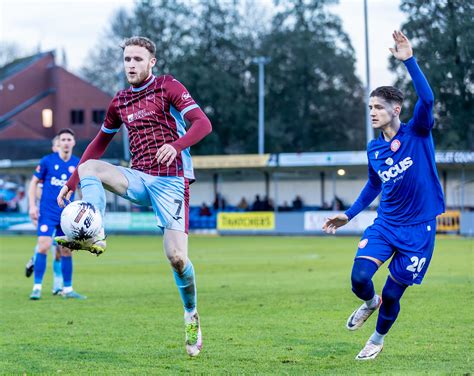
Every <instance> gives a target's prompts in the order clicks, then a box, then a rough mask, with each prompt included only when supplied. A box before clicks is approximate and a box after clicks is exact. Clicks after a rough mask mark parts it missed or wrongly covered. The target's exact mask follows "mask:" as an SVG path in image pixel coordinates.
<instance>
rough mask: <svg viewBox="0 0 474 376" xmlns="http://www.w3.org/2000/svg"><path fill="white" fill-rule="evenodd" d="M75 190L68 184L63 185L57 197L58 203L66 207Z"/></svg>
mask: <svg viewBox="0 0 474 376" xmlns="http://www.w3.org/2000/svg"><path fill="white" fill-rule="evenodd" d="M73 192H74V191H73V190H70V189H69V188H68V186H67V185H63V187H62V188H61V191H60V192H59V194H58V197H57V199H56V200H57V201H58V205H59V207H60V208H64V207H65V206H66V205H67V203H69V202H70V201H71V196H72V194H73ZM64 200H66V201H67V203H65V202H64Z"/></svg>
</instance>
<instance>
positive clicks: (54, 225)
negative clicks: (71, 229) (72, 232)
mask: <svg viewBox="0 0 474 376" xmlns="http://www.w3.org/2000/svg"><path fill="white" fill-rule="evenodd" d="M55 232H56V234H55ZM37 234H38V236H50V237H52V236H53V235H55V236H63V235H64V232H63V230H62V229H61V214H59V215H42V214H41V212H40V216H39V218H38V228H37Z"/></svg>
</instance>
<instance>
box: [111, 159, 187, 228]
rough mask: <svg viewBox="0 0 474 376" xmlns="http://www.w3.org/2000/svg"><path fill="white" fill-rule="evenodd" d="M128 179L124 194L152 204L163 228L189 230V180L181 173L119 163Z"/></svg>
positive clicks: (128, 197) (124, 196) (140, 202)
mask: <svg viewBox="0 0 474 376" xmlns="http://www.w3.org/2000/svg"><path fill="white" fill-rule="evenodd" d="M117 167H118V168H119V169H120V171H121V172H122V173H123V174H124V175H125V177H126V178H127V180H128V189H127V192H126V193H125V194H124V195H123V196H122V197H123V198H125V199H126V200H129V201H131V202H133V203H134V204H137V205H140V206H151V207H152V208H153V211H154V213H155V216H156V223H157V225H158V227H160V228H161V229H170V230H177V231H183V232H185V233H188V228H189V181H188V179H186V178H184V177H180V176H152V175H148V174H145V173H144V172H141V171H138V170H133V169H131V168H126V167H121V166H117Z"/></svg>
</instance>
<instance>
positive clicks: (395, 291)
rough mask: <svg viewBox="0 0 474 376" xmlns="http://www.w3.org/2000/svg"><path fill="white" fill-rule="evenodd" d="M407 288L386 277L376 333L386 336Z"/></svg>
mask: <svg viewBox="0 0 474 376" xmlns="http://www.w3.org/2000/svg"><path fill="white" fill-rule="evenodd" d="M407 287H408V286H406V285H401V284H399V283H397V282H395V281H394V280H393V278H392V277H391V276H388V278H387V282H385V286H384V288H383V291H382V305H381V306H380V310H379V317H378V319H377V327H376V329H377V332H378V333H380V334H387V333H388V331H389V330H390V328H391V327H392V325H393V323H394V322H395V320H396V319H397V317H398V313H399V312H400V299H401V297H402V295H403V293H404V292H405V290H406V288H407Z"/></svg>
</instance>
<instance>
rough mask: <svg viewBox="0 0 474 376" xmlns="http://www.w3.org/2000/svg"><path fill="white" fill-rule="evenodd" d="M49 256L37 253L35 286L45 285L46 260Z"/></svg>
mask: <svg viewBox="0 0 474 376" xmlns="http://www.w3.org/2000/svg"><path fill="white" fill-rule="evenodd" d="M47 257H48V256H47V255H45V254H43V253H39V252H38V253H37V254H36V258H35V268H34V273H35V285H41V284H42V283H43V277H44V272H45V271H46V258H47Z"/></svg>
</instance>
